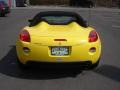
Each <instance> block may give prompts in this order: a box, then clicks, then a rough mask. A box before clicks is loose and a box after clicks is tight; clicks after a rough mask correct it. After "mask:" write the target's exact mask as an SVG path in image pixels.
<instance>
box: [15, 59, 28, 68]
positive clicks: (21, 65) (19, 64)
mask: <svg viewBox="0 0 120 90" xmlns="http://www.w3.org/2000/svg"><path fill="white" fill-rule="evenodd" d="M17 64H18V66H19V67H20V69H26V68H27V65H26V64H23V63H21V62H20V60H19V58H18V57H17Z"/></svg>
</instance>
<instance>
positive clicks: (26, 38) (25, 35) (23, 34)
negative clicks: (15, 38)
mask: <svg viewBox="0 0 120 90" xmlns="http://www.w3.org/2000/svg"><path fill="white" fill-rule="evenodd" d="M20 40H21V41H24V42H30V34H29V32H28V31H27V30H23V31H22V32H21V33H20Z"/></svg>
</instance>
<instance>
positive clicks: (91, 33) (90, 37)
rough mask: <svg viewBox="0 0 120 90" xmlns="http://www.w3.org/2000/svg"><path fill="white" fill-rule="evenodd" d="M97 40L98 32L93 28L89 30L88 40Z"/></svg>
mask: <svg viewBox="0 0 120 90" xmlns="http://www.w3.org/2000/svg"><path fill="white" fill-rule="evenodd" d="M97 40H98V34H97V32H96V31H95V30H93V31H91V32H90V34H89V42H90V43H91V42H96V41H97Z"/></svg>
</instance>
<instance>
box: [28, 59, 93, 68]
mask: <svg viewBox="0 0 120 90" xmlns="http://www.w3.org/2000/svg"><path fill="white" fill-rule="evenodd" d="M26 65H27V66H30V67H40V68H46V69H50V68H52V69H79V70H89V69H91V67H92V66H93V65H94V64H92V62H91V61H89V60H88V61H83V62H64V63H53V62H33V61H29V62H27V63H26Z"/></svg>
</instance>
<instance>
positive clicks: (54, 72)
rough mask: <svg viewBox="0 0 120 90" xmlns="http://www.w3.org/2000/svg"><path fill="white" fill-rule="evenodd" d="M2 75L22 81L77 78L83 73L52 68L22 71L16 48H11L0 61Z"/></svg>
mask: <svg viewBox="0 0 120 90" xmlns="http://www.w3.org/2000/svg"><path fill="white" fill-rule="evenodd" d="M0 73H2V74H4V75H7V76H12V77H15V78H21V79H33V80H48V79H59V78H67V77H76V76H77V75H78V74H80V73H81V71H80V70H76V71H74V70H72V69H60V68H57V69H52V68H51V69H50V68H40V67H37V68H27V69H21V68H20V67H19V66H18V64H17V58H16V49H15V46H11V50H10V51H9V52H8V53H7V55H6V56H5V57H3V58H2V60H0Z"/></svg>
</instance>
